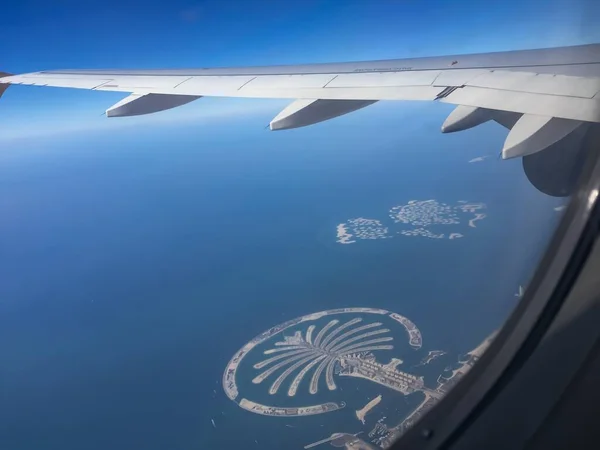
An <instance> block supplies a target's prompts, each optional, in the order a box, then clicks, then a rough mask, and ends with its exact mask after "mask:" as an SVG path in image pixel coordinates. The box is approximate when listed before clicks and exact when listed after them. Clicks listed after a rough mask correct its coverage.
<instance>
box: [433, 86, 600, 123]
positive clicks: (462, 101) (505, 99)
mask: <svg viewBox="0 0 600 450" xmlns="http://www.w3.org/2000/svg"><path fill="white" fill-rule="evenodd" d="M599 100H600V99H589V98H581V97H565V96H559V95H545V94H536V93H531V92H513V91H503V90H498V89H489V88H481V87H472V86H465V87H464V88H461V89H456V90H454V91H453V92H452V93H450V94H449V95H448V96H447V97H445V98H442V99H440V101H441V102H444V103H452V104H454V105H467V106H476V107H480V108H487V109H496V110H500V111H511V112H516V113H522V114H535V115H539V116H547V117H559V118H563V119H573V120H581V121H584V122H600V101H599Z"/></svg>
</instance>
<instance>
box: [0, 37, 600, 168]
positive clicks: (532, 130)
mask: <svg viewBox="0 0 600 450" xmlns="http://www.w3.org/2000/svg"><path fill="white" fill-rule="evenodd" d="M10 84H21V85H34V86H52V87H69V88H78V89H90V90H97V91H117V92H126V93H129V94H131V95H130V96H129V97H126V98H125V99H123V100H121V101H120V102H118V103H117V104H115V105H113V106H112V107H110V108H108V109H107V111H106V115H107V116H108V117H123V116H130V115H142V114H149V113H154V112H157V111H162V110H165V109H170V108H174V107H177V106H181V105H183V104H186V103H189V102H191V101H193V100H196V99H198V98H200V97H203V96H217V97H253V98H289V99H294V100H295V101H294V102H293V103H291V104H290V105H289V106H288V107H286V108H285V109H284V110H283V111H282V112H281V113H280V114H278V115H277V116H276V117H275V118H274V119H273V120H272V121H271V124H270V128H271V129H272V130H284V129H290V128H298V127H303V126H307V125H312V124H315V123H318V122H322V121H325V120H329V119H331V118H334V117H337V116H340V115H343V114H348V113H350V112H352V111H355V110H357V109H360V108H364V107H366V106H369V105H370V104H372V103H375V102H376V101H379V100H429V101H439V102H443V103H450V104H455V105H457V108H456V109H455V110H454V111H453V112H452V113H451V114H450V115H449V116H448V118H447V119H446V121H445V122H444V124H443V125H442V132H455V131H461V130H465V129H468V128H471V127H474V126H477V125H479V124H481V123H484V122H487V121H489V120H494V121H496V122H498V123H500V124H501V125H503V126H504V127H506V128H507V129H508V130H509V134H508V136H507V138H506V141H505V143H504V148H503V150H502V157H503V158H504V159H508V158H513V157H518V156H526V155H530V154H533V153H536V152H539V151H540V150H543V149H545V148H547V147H548V146H549V145H552V144H553V143H556V142H557V141H560V140H561V139H563V138H565V137H566V136H568V135H570V134H571V133H573V132H574V131H575V130H577V129H580V128H581V127H583V126H586V124H589V123H600V44H592V45H584V46H575V47H560V48H553V49H540V50H524V51H512V52H497V53H487V54H471V55H452V56H445V57H428V58H416V59H400V60H387V61H372V62H356V63H341V64H314V65H297V66H273V67H246V68H223V69H180V70H60V71H44V72H33V73H26V74H22V75H10V74H6V73H0V95H2V93H3V92H4V90H5V89H6V88H7V87H8V85H10Z"/></svg>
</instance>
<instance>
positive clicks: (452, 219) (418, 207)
mask: <svg viewBox="0 0 600 450" xmlns="http://www.w3.org/2000/svg"><path fill="white" fill-rule="evenodd" d="M484 208H485V204H483V203H470V202H467V201H466V200H460V201H458V202H457V204H456V205H449V204H446V203H440V202H438V201H437V200H433V199H431V200H423V201H419V200H411V201H409V202H408V203H407V204H405V205H399V206H394V207H393V208H391V209H390V211H389V216H390V218H391V219H392V220H393V221H394V224H396V226H399V225H409V226H410V227H411V228H405V229H400V230H398V231H393V232H390V228H389V227H386V226H385V225H383V224H382V222H381V221H379V220H376V219H366V218H364V217H359V218H356V219H349V220H347V221H346V222H345V223H340V224H338V225H337V228H336V231H337V234H336V238H337V240H336V242H338V243H340V244H353V243H356V242H357V241H358V240H365V239H371V240H373V239H389V238H392V237H394V236H395V235H402V236H408V237H425V238H429V239H459V238H462V237H463V236H464V235H463V234H462V233H459V232H451V233H448V234H446V233H442V232H440V230H439V226H452V225H455V226H457V225H460V223H461V221H460V216H461V215H464V214H472V215H473V216H472V217H471V218H470V219H469V220H468V225H469V227H471V228H475V227H476V225H475V222H476V221H478V220H482V219H484V218H485V217H486V215H485V214H484V213H481V212H478V211H480V210H482V209H484ZM432 227H434V228H433V229H432Z"/></svg>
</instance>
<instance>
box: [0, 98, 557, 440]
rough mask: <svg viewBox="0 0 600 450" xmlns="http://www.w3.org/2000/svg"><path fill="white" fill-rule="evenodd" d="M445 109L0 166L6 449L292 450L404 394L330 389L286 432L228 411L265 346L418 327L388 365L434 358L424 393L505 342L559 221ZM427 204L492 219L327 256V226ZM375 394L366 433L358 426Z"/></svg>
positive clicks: (125, 139)
mask: <svg viewBox="0 0 600 450" xmlns="http://www.w3.org/2000/svg"><path fill="white" fill-rule="evenodd" d="M448 112H449V110H447V108H446V106H444V105H408V106H406V105H404V106H400V105H396V104H382V105H379V104H378V105H374V106H373V107H372V109H371V108H369V109H367V110H365V111H359V112H357V113H355V114H353V115H351V116H349V117H347V118H341V119H337V120H335V121H331V122H329V123H326V124H322V125H318V126H315V127H311V128H306V129H299V130H292V131H288V132H276V133H272V132H268V131H265V130H264V129H263V126H264V123H266V121H268V117H266V116H264V117H263V116H250V117H234V118H231V119H227V120H225V119H222V122H217V123H211V124H209V126H207V125H206V124H198V125H195V124H191V123H185V124H180V125H164V126H161V127H152V126H147V127H144V126H140V127H137V128H135V129H133V128H124V129H119V130H115V131H114V132H111V133H110V134H109V133H89V134H81V135H77V136H70V137H62V138H53V140H51V141H48V142H33V141H32V142H28V141H22V142H19V143H15V144H14V145H11V146H10V148H7V149H5V150H4V151H3V152H2V154H1V155H0V249H1V250H0V251H1V254H2V257H1V258H0V265H1V267H0V273H2V276H1V277H2V278H1V282H0V379H1V380H2V382H1V383H0V398H1V401H0V404H1V406H0V448H7V449H11V450H30V449H31V450H33V449H36V450H38V449H61V450H71V449H73V450H75V449H76V450H81V449H91V450H93V449H103V450H104V449H106V448H114V449H121V448H122V449H129V448H143V449H157V450H158V449H161V450H162V449H167V448H168V449H199V448H215V447H216V446H219V447H221V448H233V447H234V446H238V445H240V444H242V445H243V444H251V445H256V446H257V448H282V447H284V448H301V447H302V445H306V444H308V443H310V442H313V441H316V440H319V439H322V438H324V437H327V436H329V435H330V434H331V433H333V432H352V433H356V432H358V431H361V430H366V431H367V432H368V431H369V430H370V428H371V427H372V426H373V424H374V422H375V421H376V420H378V419H379V418H381V417H383V416H386V417H387V419H386V423H388V424H389V425H395V424H396V423H397V421H399V420H401V418H402V417H403V415H404V414H406V413H407V411H409V410H410V409H411V407H412V406H414V405H415V404H418V403H419V398H417V396H412V397H407V398H404V397H402V396H401V395H396V394H395V393H393V392H391V391H386V390H385V388H384V387H382V386H378V385H375V384H373V383H370V382H368V381H365V380H355V379H347V378H343V377H338V379H337V380H338V385H339V386H340V388H341V389H340V390H339V391H336V392H334V393H328V392H325V391H324V390H323V391H320V392H319V394H317V396H318V399H319V401H321V400H323V401H329V400H328V399H331V398H336V399H342V398H345V401H346V402H347V404H348V406H347V408H345V409H343V410H340V411H336V412H332V413H330V414H323V415H316V416H311V417H297V418H285V419H283V418H273V417H263V416H259V415H256V414H252V413H249V412H247V411H244V410H242V409H241V408H239V407H238V406H237V405H236V404H235V403H234V402H232V401H231V400H229V399H228V398H227V397H226V396H225V393H224V391H223V389H222V387H221V377H222V373H223V370H224V369H225V366H226V365H227V362H228V361H229V359H230V358H231V357H232V355H233V354H234V353H235V352H236V351H237V350H238V349H239V348H241V347H242V346H243V345H244V344H245V343H246V342H247V341H249V340H250V339H252V338H253V337H255V336H256V335H258V334H259V333H261V332H263V331H265V330H267V329H268V328H270V327H272V326H274V325H276V324H278V323H281V322H284V321H286V320H289V319H292V318H295V317H298V316H302V315H305V314H309V313H312V312H316V311H322V310H326V309H332V308H338V307H349V306H359V307H360V306H366V307H373V308H384V309H387V310H390V311H394V312H397V313H399V314H402V315H404V316H406V317H408V318H410V319H411V320H412V321H413V322H414V323H415V324H416V325H417V326H418V327H419V329H420V330H421V332H422V335H423V347H422V349H421V351H420V353H419V352H415V351H413V350H412V349H410V348H405V347H406V346H404V347H401V346H400V347H398V353H397V354H392V353H393V352H392V351H390V352H388V353H385V352H384V353H382V356H381V359H382V360H384V359H385V358H387V357H392V356H396V357H400V358H402V359H404V360H405V363H404V365H403V366H400V368H403V367H410V366H409V365H412V364H416V363H417V362H418V360H419V359H420V358H421V357H422V356H423V355H424V354H426V353H427V351H429V350H444V351H446V352H447V355H446V356H444V357H442V358H440V359H439V360H437V361H436V362H435V363H433V364H432V365H430V366H427V367H426V368H424V369H422V371H423V374H425V375H426V380H427V382H428V383H431V382H432V381H431V380H433V381H435V378H436V373H440V372H441V371H442V370H443V368H444V366H446V365H448V364H451V363H453V362H455V361H456V358H457V357H458V355H460V354H464V353H466V352H467V351H469V350H471V349H472V348H474V347H476V346H477V345H478V344H479V343H480V342H481V341H482V340H483V339H484V338H485V337H486V336H487V335H489V334H490V333H491V332H492V331H493V330H495V329H497V328H498V327H500V326H501V325H502V323H503V322H504V320H505V319H506V318H507V316H508V314H510V312H511V310H512V309H513V307H514V305H515V304H516V302H517V301H518V300H517V299H516V298H515V296H514V294H515V292H516V291H517V289H518V286H519V285H520V284H526V283H527V281H528V279H529V278H530V276H531V274H532V272H533V270H534V269H535V264H536V262H537V260H538V259H539V257H540V255H541V253H542V252H543V250H544V248H545V245H546V243H547V240H548V238H549V236H550V235H551V233H552V231H553V229H554V227H555V226H556V223H557V221H558V220H559V218H560V214H559V213H557V212H556V211H554V209H553V208H554V207H555V206H558V205H559V204H561V202H560V200H557V199H551V198H548V197H545V196H544V195H542V194H540V193H538V192H537V191H535V189H534V188H533V187H531V186H530V185H529V184H528V182H527V180H526V178H525V177H524V175H523V173H522V169H521V166H520V162H519V161H499V160H498V159H497V158H496V155H497V153H498V151H499V149H500V147H501V144H502V140H503V136H504V135H505V132H504V131H503V130H502V129H501V128H500V127H499V126H496V125H494V124H486V125H483V126H480V127H478V128H476V129H474V130H470V131H468V132H463V133H458V134H455V135H442V134H440V133H439V131H438V130H439V125H440V124H441V123H442V121H443V118H444V116H445V115H446V114H447V113H448ZM479 156H489V158H487V159H485V160H484V161H482V162H478V163H468V161H469V160H471V159H473V158H475V157H479ZM428 199H436V200H437V201H439V202H445V203H449V204H454V203H456V202H457V201H458V200H467V201H470V202H481V203H485V204H486V206H487V207H486V210H485V213H486V215H487V217H486V218H485V219H484V220H482V221H479V222H477V227H476V228H471V227H463V228H462V230H463V231H464V235H465V236H464V237H463V238H462V239H456V240H448V239H444V240H438V239H427V238H420V237H406V236H396V237H394V238H393V239H383V240H359V241H358V242H356V243H354V244H351V245H341V244H339V243H336V225H337V224H339V223H343V222H345V221H346V220H348V219H351V218H356V217H366V218H372V219H377V220H381V221H382V222H385V223H386V225H389V226H390V229H392V228H393V226H394V225H393V224H392V223H391V220H390V219H389V218H388V211H389V209H390V208H391V207H393V206H396V205H402V204H406V203H407V202H408V201H410V200H428ZM400 339H401V338H400V337H398V340H400ZM411 352H412V353H411ZM378 358H379V356H378ZM383 362H387V361H383ZM240 375H242V374H240ZM246 376H248V377H249V379H250V378H251V377H253V376H254V374H252V373H248V374H247V375H246ZM255 393H256V395H258V396H260V395H264V396H265V397H264V398H263V399H265V398H266V399H269V395H268V394H267V393H266V388H265V389H264V390H263V394H261V393H260V392H259V390H257V391H256V392H255ZM379 394H382V395H383V401H382V403H380V405H378V406H377V407H376V408H375V409H374V410H373V411H372V412H371V413H370V414H369V415H368V416H367V425H366V426H362V425H361V424H360V422H359V421H358V420H357V419H356V417H355V416H354V410H355V409H357V408H359V407H362V406H364V404H365V403H367V402H368V401H369V399H372V398H373V397H374V396H376V395H379ZM302 395H304V394H302ZM305 395H306V396H307V397H306V401H307V402H308V400H309V399H310V396H309V394H306V393H305ZM328 395H332V397H328ZM345 396H346V397H345ZM300 397H301V394H298V398H299V400H300ZM313 403H317V402H316V401H315V402H313ZM211 420H214V422H215V425H216V427H214V426H213V424H212V422H211ZM286 425H288V426H286ZM255 440H256V441H257V442H258V444H256V443H255V442H254V441H255Z"/></svg>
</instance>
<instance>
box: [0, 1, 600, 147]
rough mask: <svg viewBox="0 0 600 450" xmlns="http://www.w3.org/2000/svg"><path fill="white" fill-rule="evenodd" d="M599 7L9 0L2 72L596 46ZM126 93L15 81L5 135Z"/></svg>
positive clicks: (56, 122) (98, 109)
mask: <svg viewBox="0 0 600 450" xmlns="http://www.w3.org/2000/svg"><path fill="white" fill-rule="evenodd" d="M599 13H600V2H598V1H596V0H545V1H541V0H505V1H502V2H488V1H481V0H463V1H460V2H456V1H443V0H430V1H423V0H362V1H359V0H300V1H292V0H279V1H275V0H262V1H256V2H253V1H241V0H207V1H191V0H171V1H156V0H147V1H125V2H121V1H114V0H106V1H102V2H94V3H90V2H86V1H80V0H54V1H47V0H21V1H19V2H8V3H7V4H5V5H3V6H2V14H1V15H0V70H3V71H8V72H11V73H23V72H31V71H37V70H45V69H63V68H169V67H178V68H180V67H214V66H239V65H267V64H282V63H283V64H285V63H290V64H293V63H306V62H332V61H343V60H365V59H385V58H402V57H410V56H434V55H443V54H453V53H472V52H487V51H499V50H512V49H525V48H539V47H552V46H560V45H577V44H585V43H591V42H600V31H599V30H598V28H599V27H597V26H596V25H597V24H596V23H595V20H596V19H597V17H599ZM122 97H123V94H120V93H99V92H86V91H81V90H70V89H54V88H35V87H20V86H14V87H11V89H9V90H8V91H7V93H6V94H5V96H4V97H3V98H2V101H1V102H0V117H2V119H1V120H0V139H2V135H3V134H4V136H14V135H15V134H16V135H19V134H21V133H25V134H27V133H31V132H35V130H43V131H55V130H56V129H57V128H65V129H76V128H77V127H80V126H81V127H84V126H89V125H90V124H92V125H93V124H102V122H104V121H106V120H107V119H105V118H102V117H100V115H101V113H102V112H103V111H104V110H105V109H106V108H107V107H109V106H110V105H111V104H113V103H115V102H116V101H118V100H119V99H121V98H122ZM232 102H233V103H232ZM259 103H260V102H259V101H252V100H245V101H243V103H242V104H243V105H244V106H243V107H244V108H248V109H252V108H256V107H258V106H257V105H259ZM263 104H265V103H263ZM192 105H193V106H192ZM235 105H239V104H236V103H235V101H234V100H225V99H223V100H219V101H217V102H215V101H210V100H205V99H203V100H202V101H201V102H194V103H193V104H191V105H188V106H186V107H184V108H186V109H183V108H180V110H181V111H183V113H187V114H191V113H192V112H193V113H194V114H197V113H205V112H206V111H207V108H210V110H211V111H214V112H215V113H217V114H218V113H219V110H220V113H221V114H222V113H224V112H223V111H228V110H231V109H233V110H235V111H239V106H238V107H237V109H236V107H234V106H235ZM178 110H179V109H178ZM177 114H182V113H181V112H179V113H178V112H177V110H174V111H169V112H165V113H161V114H160V115H162V116H163V119H164V118H167V119H168V118H169V117H177ZM158 116H159V115H156V117H158ZM118 120H123V119H118ZM124 120H130V122H129V123H135V121H139V120H140V118H131V119H124ZM141 120H148V119H147V118H143V119H141ZM151 120H155V119H154V118H152V119H151ZM109 122H112V121H109Z"/></svg>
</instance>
